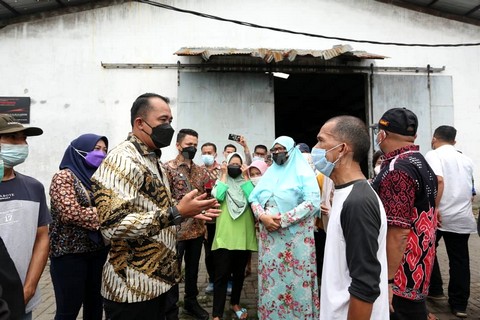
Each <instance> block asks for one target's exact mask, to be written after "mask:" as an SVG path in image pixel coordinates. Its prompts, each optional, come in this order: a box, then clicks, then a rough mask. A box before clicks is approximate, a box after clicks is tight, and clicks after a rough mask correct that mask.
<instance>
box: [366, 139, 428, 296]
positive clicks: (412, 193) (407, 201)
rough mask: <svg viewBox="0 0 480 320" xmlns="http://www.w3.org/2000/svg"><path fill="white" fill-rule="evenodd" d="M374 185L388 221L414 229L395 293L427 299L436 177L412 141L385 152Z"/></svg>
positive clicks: (410, 235) (396, 282)
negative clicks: (404, 145) (411, 143)
mask: <svg viewBox="0 0 480 320" xmlns="http://www.w3.org/2000/svg"><path fill="white" fill-rule="evenodd" d="M372 186H373V188H374V189H375V190H376V191H377V193H378V195H379V197H380V199H381V200H382V202H383V206H384V207H385V212H386V214H387V222H388V225H390V226H396V227H400V228H406V229H411V231H410V234H409V235H408V240H407V241H408V242H407V247H406V249H405V253H404V255H403V258H402V262H401V264H400V267H399V268H398V270H397V273H396V274H395V280H394V285H393V293H394V294H396V295H397V296H400V297H403V298H406V299H410V300H422V299H425V297H426V296H427V295H428V287H429V285H430V276H431V274H432V268H433V261H434V259H435V231H436V229H437V217H436V214H435V197H436V195H437V177H436V175H435V173H434V172H433V170H432V168H430V166H429V165H428V163H427V161H426V160H425V158H424V157H423V156H422V154H421V153H420V152H419V147H418V146H416V145H410V146H406V147H403V148H400V149H397V150H395V151H392V152H390V153H388V154H386V155H385V160H384V161H383V163H382V169H381V171H380V173H379V174H378V175H377V176H376V178H375V179H374V180H373V182H372Z"/></svg>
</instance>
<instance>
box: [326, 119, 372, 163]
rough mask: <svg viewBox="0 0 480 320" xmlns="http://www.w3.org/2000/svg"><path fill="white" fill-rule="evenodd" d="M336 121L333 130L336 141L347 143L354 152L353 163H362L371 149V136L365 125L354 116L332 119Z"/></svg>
mask: <svg viewBox="0 0 480 320" xmlns="http://www.w3.org/2000/svg"><path fill="white" fill-rule="evenodd" d="M332 120H333V121H335V127H334V128H333V129H332V132H333V134H334V135H335V139H336V140H337V141H339V142H342V141H344V142H347V143H348V144H349V145H350V146H351V147H352V151H353V161H355V162H358V163H360V162H362V161H363V160H364V159H365V158H366V157H367V156H368V151H369V149H370V136H369V135H368V129H367V126H366V125H365V123H364V122H363V121H362V120H360V119H359V118H356V117H353V116H338V117H334V118H332V119H330V120H329V121H332Z"/></svg>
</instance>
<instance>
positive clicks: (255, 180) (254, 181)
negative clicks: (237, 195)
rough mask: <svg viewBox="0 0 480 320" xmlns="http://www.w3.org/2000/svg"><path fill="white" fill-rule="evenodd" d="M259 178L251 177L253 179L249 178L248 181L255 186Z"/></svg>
mask: <svg viewBox="0 0 480 320" xmlns="http://www.w3.org/2000/svg"><path fill="white" fill-rule="evenodd" d="M260 178H261V176H257V177H253V178H250V181H252V183H253V185H254V186H256V185H257V184H258V182H259V181H260Z"/></svg>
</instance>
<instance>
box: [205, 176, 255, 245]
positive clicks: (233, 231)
mask: <svg viewBox="0 0 480 320" xmlns="http://www.w3.org/2000/svg"><path fill="white" fill-rule="evenodd" d="M215 188H216V189H217V190H216V198H217V200H218V202H220V210H222V213H221V214H220V216H219V217H218V218H217V222H216V224H217V226H216V230H215V238H214V239H213V245H212V250H216V249H228V250H250V251H257V250H258V244H257V238H256V236H255V220H254V218H253V213H252V209H251V208H250V206H249V205H247V207H246V208H245V211H244V212H243V213H242V214H241V215H240V216H239V217H238V218H237V219H235V220H233V218H232V217H231V216H230V213H229V212H228V207H227V202H226V201H225V196H226V193H227V190H228V185H226V184H225V183H223V182H221V181H217V184H216V186H215ZM241 188H242V190H243V193H244V195H245V198H246V199H248V196H249V195H250V193H251V192H252V190H253V184H252V183H251V182H250V181H247V182H245V183H244V184H242V186H241Z"/></svg>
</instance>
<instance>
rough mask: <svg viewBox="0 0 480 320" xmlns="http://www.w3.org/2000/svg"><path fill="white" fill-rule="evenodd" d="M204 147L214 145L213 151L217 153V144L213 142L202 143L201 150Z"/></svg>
mask: <svg viewBox="0 0 480 320" xmlns="http://www.w3.org/2000/svg"><path fill="white" fill-rule="evenodd" d="M203 147H213V151H215V153H217V146H216V145H215V144H214V143H212V142H205V143H204V144H202V147H201V148H200V150H202V149H203Z"/></svg>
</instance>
